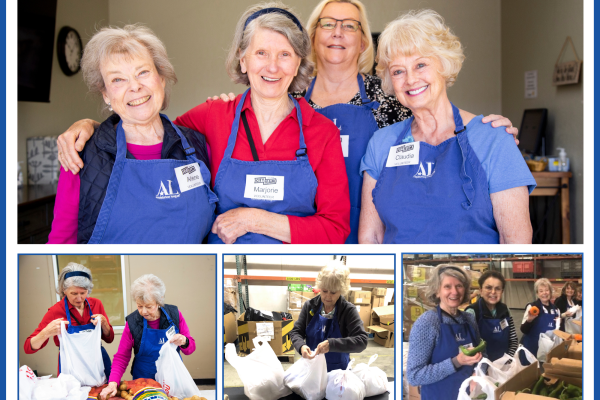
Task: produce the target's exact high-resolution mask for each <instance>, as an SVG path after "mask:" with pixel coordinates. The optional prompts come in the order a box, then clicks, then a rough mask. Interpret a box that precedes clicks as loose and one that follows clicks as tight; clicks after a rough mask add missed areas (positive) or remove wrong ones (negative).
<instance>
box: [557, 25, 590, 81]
mask: <svg viewBox="0 0 600 400" xmlns="http://www.w3.org/2000/svg"><path fill="white" fill-rule="evenodd" d="M567 43H569V44H570V45H571V49H572V50H573V54H575V60H574V61H567V62H564V63H559V61H560V59H561V57H562V56H563V53H564V51H565V47H566V46H567ZM582 62H583V61H582V60H580V59H579V57H577V52H576V51H575V46H573V41H572V40H571V37H570V36H567V39H566V40H565V43H564V44H563V47H562V49H561V50H560V54H559V55H558V59H557V60H556V64H555V65H554V74H553V75H552V84H553V85H554V86H558V85H570V84H574V83H577V82H579V72H580V71H581V63H582Z"/></svg>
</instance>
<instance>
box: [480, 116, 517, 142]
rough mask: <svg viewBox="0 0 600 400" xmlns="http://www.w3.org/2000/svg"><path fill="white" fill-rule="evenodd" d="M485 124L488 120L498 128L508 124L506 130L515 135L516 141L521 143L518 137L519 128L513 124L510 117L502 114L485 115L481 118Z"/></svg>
mask: <svg viewBox="0 0 600 400" xmlns="http://www.w3.org/2000/svg"><path fill="white" fill-rule="evenodd" d="M481 122H483V123H484V124H487V123H488V122H491V123H492V127H494V128H498V127H500V126H506V132H507V133H510V134H511V135H513V136H514V137H515V143H516V144H517V145H519V139H517V135H518V134H519V130H518V129H517V128H516V127H514V126H513V124H512V122H510V119H508V118H506V117H503V116H502V115H496V114H490V115H488V116H487V117H483V119H482V120H481Z"/></svg>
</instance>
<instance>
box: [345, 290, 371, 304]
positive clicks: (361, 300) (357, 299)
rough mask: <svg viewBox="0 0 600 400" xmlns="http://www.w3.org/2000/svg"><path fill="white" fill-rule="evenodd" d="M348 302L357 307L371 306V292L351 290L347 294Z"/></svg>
mask: <svg viewBox="0 0 600 400" xmlns="http://www.w3.org/2000/svg"><path fill="white" fill-rule="evenodd" d="M348 301H349V302H350V303H352V304H357V305H363V304H368V305H371V292H367V291H366V290H351V291H350V292H349V293H348Z"/></svg>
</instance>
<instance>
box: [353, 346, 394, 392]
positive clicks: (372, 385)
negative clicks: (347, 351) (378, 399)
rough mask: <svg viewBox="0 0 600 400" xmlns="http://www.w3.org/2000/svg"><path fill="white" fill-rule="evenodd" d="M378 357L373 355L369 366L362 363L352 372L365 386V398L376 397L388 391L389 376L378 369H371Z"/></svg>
mask: <svg viewBox="0 0 600 400" xmlns="http://www.w3.org/2000/svg"><path fill="white" fill-rule="evenodd" d="M377 357H378V355H377V354H373V355H372V356H371V358H370V359H369V362H368V364H365V363H361V364H358V365H357V366H356V367H354V368H353V369H352V372H354V374H355V375H356V376H358V377H359V378H360V380H361V381H362V382H363V383H364V384H365V397H370V396H376V395H378V394H382V393H385V392H387V391H388V379H387V374H386V373H385V372H383V371H382V370H381V368H378V367H371V364H373V362H375V360H377Z"/></svg>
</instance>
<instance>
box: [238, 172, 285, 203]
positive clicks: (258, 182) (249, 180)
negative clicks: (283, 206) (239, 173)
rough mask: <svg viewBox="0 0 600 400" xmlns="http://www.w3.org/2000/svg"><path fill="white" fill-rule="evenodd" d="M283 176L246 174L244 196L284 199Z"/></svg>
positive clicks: (275, 199) (270, 199) (257, 198)
mask: <svg viewBox="0 0 600 400" xmlns="http://www.w3.org/2000/svg"><path fill="white" fill-rule="evenodd" d="M283 178H284V177H283V176H268V175H246V187H245V189H244V197H245V198H247V199H254V200H269V201H281V200H283V189H284V186H283Z"/></svg>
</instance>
